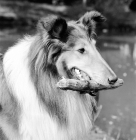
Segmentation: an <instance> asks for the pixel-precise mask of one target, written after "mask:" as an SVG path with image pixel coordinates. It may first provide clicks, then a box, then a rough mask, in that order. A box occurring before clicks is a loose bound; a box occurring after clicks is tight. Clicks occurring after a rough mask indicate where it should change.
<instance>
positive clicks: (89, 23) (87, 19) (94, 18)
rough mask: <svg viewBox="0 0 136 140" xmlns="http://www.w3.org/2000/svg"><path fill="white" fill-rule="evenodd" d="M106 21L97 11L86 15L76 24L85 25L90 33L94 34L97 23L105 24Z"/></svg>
mask: <svg viewBox="0 0 136 140" xmlns="http://www.w3.org/2000/svg"><path fill="white" fill-rule="evenodd" d="M105 20H106V19H105V17H104V16H103V15H101V13H99V12H97V11H91V12H87V13H85V15H83V16H82V17H81V18H80V19H79V20H78V21H77V22H76V23H77V24H83V25H84V26H85V27H87V29H89V32H94V30H95V26H96V23H101V22H104V21H105Z"/></svg>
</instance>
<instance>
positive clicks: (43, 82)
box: [29, 36, 67, 125]
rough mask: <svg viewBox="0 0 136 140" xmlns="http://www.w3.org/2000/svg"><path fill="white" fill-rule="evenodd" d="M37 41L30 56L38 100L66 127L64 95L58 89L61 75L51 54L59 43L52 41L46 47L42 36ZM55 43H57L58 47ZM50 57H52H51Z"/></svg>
mask: <svg viewBox="0 0 136 140" xmlns="http://www.w3.org/2000/svg"><path fill="white" fill-rule="evenodd" d="M37 39H38V40H35V42H34V45H35V46H34V48H33V45H32V46H31V51H30V54H29V57H30V69H31V77H32V80H33V81H34V84H35V87H37V95H38V98H39V100H40V101H42V103H43V105H44V106H45V109H47V111H48V112H49V114H50V115H51V116H52V117H53V118H55V119H58V122H59V123H60V124H63V125H64V124H66V120H67V119H66V114H64V113H63V112H64V110H63V109H62V107H61V106H62V104H63V100H62V102H60V101H61V96H63V95H61V92H60V91H59V90H58V89H57V88H56V83H57V81H58V78H59V75H58V72H57V69H56V66H55V63H54V61H52V60H51V59H52V58H50V57H52V55H51V54H50V53H52V51H53V48H52V47H55V46H56V45H57V44H58V42H52V41H50V43H45V44H47V45H46V46H45V45H43V44H41V42H43V40H42V38H40V36H38V38H37ZM39 40H41V41H39ZM37 42H38V43H37ZM46 42H48V41H46ZM54 43H56V45H55V44H54ZM50 51H51V52H50ZM52 54H53V53H52ZM49 55H51V56H50V57H49ZM55 55H57V54H55ZM55 57H57V56H55Z"/></svg>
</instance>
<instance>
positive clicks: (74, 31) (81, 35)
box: [67, 23, 90, 46]
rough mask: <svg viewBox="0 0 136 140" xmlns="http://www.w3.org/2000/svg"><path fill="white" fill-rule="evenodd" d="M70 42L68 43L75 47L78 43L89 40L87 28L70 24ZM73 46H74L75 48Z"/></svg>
mask: <svg viewBox="0 0 136 140" xmlns="http://www.w3.org/2000/svg"><path fill="white" fill-rule="evenodd" d="M68 34H69V35H68V40H67V43H68V44H70V45H72V44H73V45H74V44H75V43H77V42H78V41H80V40H81V39H82V40H88V39H89V38H90V37H89V35H88V33H87V30H86V28H85V27H84V26H83V25H78V24H76V23H70V24H69V26H68ZM73 45H72V46H73Z"/></svg>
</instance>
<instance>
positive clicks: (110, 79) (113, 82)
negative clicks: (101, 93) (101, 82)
mask: <svg viewBox="0 0 136 140" xmlns="http://www.w3.org/2000/svg"><path fill="white" fill-rule="evenodd" d="M117 80H118V77H114V78H108V82H109V84H110V85H114V84H115V83H116V81H117Z"/></svg>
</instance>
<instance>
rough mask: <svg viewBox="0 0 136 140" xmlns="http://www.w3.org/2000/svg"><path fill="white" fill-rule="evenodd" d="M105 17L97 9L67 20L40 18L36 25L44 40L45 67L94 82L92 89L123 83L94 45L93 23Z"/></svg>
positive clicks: (106, 87)
mask: <svg viewBox="0 0 136 140" xmlns="http://www.w3.org/2000/svg"><path fill="white" fill-rule="evenodd" d="M104 20H105V18H104V17H103V16H102V15H101V14H100V13H99V12H96V11H92V12H88V13H86V14H85V15H84V16H82V17H81V18H80V19H79V20H78V21H69V22H66V20H64V19H63V18H60V17H57V16H49V17H47V18H43V19H41V20H40V21H39V24H38V29H39V33H40V34H41V36H42V39H43V43H44V42H46V47H45V51H46V52H47V53H48V55H47V60H46V62H47V69H48V70H49V71H51V72H53V74H54V75H55V74H56V75H59V76H60V77H65V78H66V79H76V80H84V81H88V82H89V83H90V84H91V83H94V85H93V86H96V88H94V89H95V90H102V89H110V88H116V87H119V86H120V85H122V84H123V81H122V80H120V79H118V77H117V76H116V74H115V73H114V72H113V71H112V69H111V68H110V67H109V66H108V64H107V63H106V62H105V60H104V59H103V58H102V57H101V55H100V53H99V52H98V50H97V48H96V44H95V42H96V41H95V39H94V36H95V27H96V23H99V22H103V21H104ZM90 90H91V89H90Z"/></svg>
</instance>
